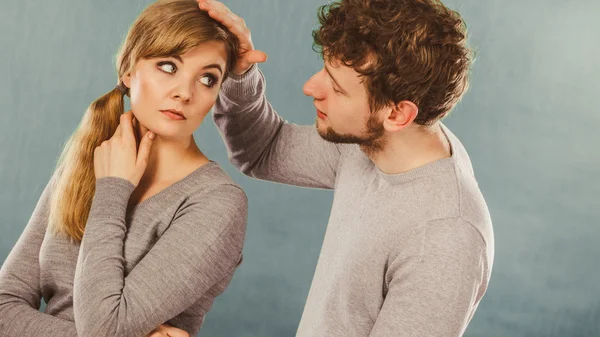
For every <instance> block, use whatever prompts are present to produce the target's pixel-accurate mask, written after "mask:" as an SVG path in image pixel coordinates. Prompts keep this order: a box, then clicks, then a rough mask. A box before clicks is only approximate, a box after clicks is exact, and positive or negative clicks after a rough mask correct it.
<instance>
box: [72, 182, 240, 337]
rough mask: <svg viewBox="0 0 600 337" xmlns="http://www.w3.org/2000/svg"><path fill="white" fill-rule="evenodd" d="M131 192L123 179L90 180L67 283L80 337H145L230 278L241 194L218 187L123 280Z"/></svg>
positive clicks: (235, 189)
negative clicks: (90, 195) (91, 191)
mask: <svg viewBox="0 0 600 337" xmlns="http://www.w3.org/2000/svg"><path fill="white" fill-rule="evenodd" d="M133 189H134V185H133V184H132V183H131V182H129V181H128V180H125V179H122V178H117V177H110V176H109V177H104V178H100V179H98V180H97V181H96V193H95V196H94V201H93V203H92V208H91V210H90V216H89V218H88V222H87V224H86V229H85V234H84V236H83V241H82V244H81V248H80V252H79V258H78V261H77V268H76V272H75V281H74V295H73V297H74V304H75V305H74V313H75V322H76V327H77V332H78V334H79V335H80V336H95V337H102V336H107V337H108V336H111V337H112V336H132V337H136V336H145V335H147V334H148V333H150V332H151V331H152V330H153V329H154V328H156V327H157V326H159V325H160V324H163V323H164V322H167V321H168V320H170V319H172V318H173V317H175V316H177V315H178V314H180V313H181V312H183V311H184V310H185V309H187V308H188V307H189V306H191V305H192V304H193V303H194V302H196V301H197V300H198V298H200V297H202V296H203V295H204V294H205V292H206V291H207V290H208V289H210V287H211V286H213V285H214V284H215V283H217V282H219V281H220V280H222V279H223V278H224V277H226V276H227V275H230V274H231V273H233V272H234V271H235V269H236V267H237V265H238V263H239V261H240V259H241V254H242V246H243V241H244V237H245V228H246V219H247V199H246V195H245V194H244V192H243V191H242V190H241V189H240V188H239V187H236V186H234V185H220V186H218V187H216V188H215V189H214V190H213V191H210V193H206V194H203V195H202V196H198V197H195V199H196V200H191V202H190V203H189V204H188V205H187V206H186V207H185V208H183V209H181V210H180V211H179V213H178V214H177V216H176V217H175V218H174V219H173V221H172V223H171V225H170V226H169V228H168V229H167V230H166V231H165V233H164V234H163V235H162V236H161V238H160V239H159V240H158V241H157V242H156V244H155V245H154V246H153V247H152V249H150V251H149V252H148V254H147V255H146V256H145V257H144V258H143V259H142V260H141V261H140V262H139V263H138V264H137V265H136V267H135V268H134V269H133V270H132V271H131V273H129V275H127V277H125V276H124V267H123V264H124V258H123V240H124V239H125V234H126V230H127V229H126V226H125V214H126V208H127V203H128V199H129V197H130V194H131V193H132V191H133ZM156 211H157V212H159V211H160V210H156ZM193 333H195V332H193Z"/></svg>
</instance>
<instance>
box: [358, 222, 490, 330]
mask: <svg viewBox="0 0 600 337" xmlns="http://www.w3.org/2000/svg"><path fill="white" fill-rule="evenodd" d="M414 242H415V243H417V244H418V245H420V247H419V248H418V249H417V251H419V252H420V253H419V254H416V255H414V256H410V257H398V258H396V259H394V260H393V261H392V262H391V263H390V265H389V269H388V273H387V275H386V283H387V285H388V292H387V295H386V297H385V300H384V303H383V307H382V308H381V311H380V313H379V315H378V317H377V320H376V322H375V325H374V327H373V330H372V331H371V334H370V335H369V336H370V337H384V336H398V337H414V336H428V337H458V336H462V335H463V333H464V331H465V329H466V326H467V324H468V322H469V321H470V320H471V318H472V315H473V313H474V312H475V309H476V307H477V305H478V303H479V300H480V299H481V297H482V296H483V293H484V291H485V290H484V289H485V285H486V284H487V280H488V277H489V274H488V265H487V261H486V260H485V256H486V255H485V244H484V242H483V239H482V238H481V236H480V235H479V232H478V231H477V230H476V229H475V228H474V227H472V226H471V225H470V224H468V223H466V222H465V221H464V220H462V219H460V218H456V219H446V220H440V221H435V222H432V223H429V224H427V225H426V228H425V232H424V234H423V236H422V237H420V238H419V239H415V240H414Z"/></svg>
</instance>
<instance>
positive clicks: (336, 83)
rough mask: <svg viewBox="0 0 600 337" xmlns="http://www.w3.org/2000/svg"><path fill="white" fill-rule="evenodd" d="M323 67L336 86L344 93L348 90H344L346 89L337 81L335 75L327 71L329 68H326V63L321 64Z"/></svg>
mask: <svg viewBox="0 0 600 337" xmlns="http://www.w3.org/2000/svg"><path fill="white" fill-rule="evenodd" d="M323 66H324V67H325V71H326V72H327V73H328V74H329V77H331V79H332V80H333V82H334V83H335V85H337V87H338V88H340V89H342V91H343V92H344V93H348V91H346V89H344V88H343V87H342V86H341V85H340V84H339V83H338V81H336V80H335V77H333V75H331V71H329V68H327V65H323Z"/></svg>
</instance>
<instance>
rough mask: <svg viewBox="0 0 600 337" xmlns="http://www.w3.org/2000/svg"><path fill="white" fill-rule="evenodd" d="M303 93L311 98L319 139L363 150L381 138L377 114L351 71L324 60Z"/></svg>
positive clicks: (381, 133)
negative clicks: (315, 113)
mask: <svg viewBox="0 0 600 337" xmlns="http://www.w3.org/2000/svg"><path fill="white" fill-rule="evenodd" d="M303 90H304V94H305V95H307V96H312V97H313V98H314V105H315V107H316V109H317V121H316V127H317V131H318V132H319V135H321V137H323V139H325V140H328V141H330V142H334V143H351V144H359V145H364V146H367V147H370V146H373V145H375V144H376V143H380V142H381V140H382V137H383V135H384V129H383V126H382V122H381V121H379V120H378V119H379V118H378V114H376V113H371V112H370V108H369V97H368V93H367V90H366V88H365V86H364V83H363V78H362V77H360V74H359V73H358V72H356V71H355V70H354V69H352V68H350V67H347V66H345V65H343V64H341V63H338V62H332V61H331V60H328V59H326V60H325V63H324V67H323V69H321V71H319V72H317V73H316V74H314V75H313V76H312V77H311V78H310V79H309V80H308V81H307V82H306V83H305V84H304V88H303Z"/></svg>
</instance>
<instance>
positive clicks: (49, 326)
mask: <svg viewBox="0 0 600 337" xmlns="http://www.w3.org/2000/svg"><path fill="white" fill-rule="evenodd" d="M53 182H54V177H53V178H51V179H50V182H49V183H48V184H47V185H46V187H45V188H44V191H43V192H42V195H41V197H40V199H39V200H38V202H37V205H36V207H35V209H34V211H33V214H32V215H31V218H30V219H29V222H28V223H27V226H26V227H25V230H24V231H23V233H22V234H21V237H20V238H19V240H18V241H17V244H16V245H15V247H14V248H13V249H12V251H11V252H10V254H9V255H8V257H7V258H6V261H4V264H3V265H2V269H1V270H0V336H10V337H13V336H31V337H42V336H44V337H52V336H56V337H59V336H73V337H76V336H77V332H76V330H75V323H74V322H71V321H68V320H64V319H60V318H58V317H54V316H52V315H48V314H45V313H43V312H40V311H39V307H40V301H41V297H42V292H41V289H40V264H39V254H40V246H41V244H42V241H43V240H44V235H45V233H46V227H47V224H48V213H49V206H50V195H51V193H52V192H51V191H52V186H53Z"/></svg>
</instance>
